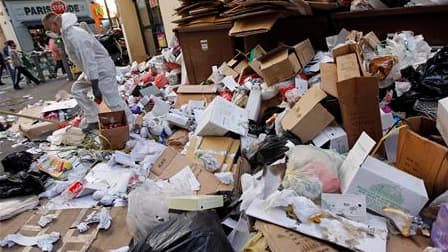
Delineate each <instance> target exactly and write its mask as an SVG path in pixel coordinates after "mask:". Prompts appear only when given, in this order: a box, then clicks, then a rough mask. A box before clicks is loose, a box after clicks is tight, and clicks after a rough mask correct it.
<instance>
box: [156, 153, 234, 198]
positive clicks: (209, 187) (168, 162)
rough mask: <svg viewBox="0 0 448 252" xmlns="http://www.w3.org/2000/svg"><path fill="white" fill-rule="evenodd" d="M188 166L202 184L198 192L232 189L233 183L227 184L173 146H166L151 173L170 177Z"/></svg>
mask: <svg viewBox="0 0 448 252" xmlns="http://www.w3.org/2000/svg"><path fill="white" fill-rule="evenodd" d="M186 166H189V167H190V168H191V170H192V172H193V173H194V175H195V176H196V178H197V180H198V181H199V183H200V184H201V187H200V189H199V191H198V194H200V195H203V194H214V193H217V192H220V191H232V190H233V185H225V184H223V183H222V182H221V181H219V179H218V178H217V177H216V176H215V175H213V174H212V173H211V172H209V171H207V170H206V169H205V168H204V167H202V166H201V165H200V164H197V163H194V162H193V161H191V160H190V159H188V158H187V157H186V156H184V155H181V154H179V153H178V152H176V151H175V150H174V149H172V148H166V149H165V150H164V151H163V153H162V155H160V157H159V159H158V160H157V161H156V162H155V163H154V166H153V167H152V168H151V173H153V174H154V175H156V176H157V177H158V178H160V179H164V180H166V179H169V178H171V177H172V176H174V175H175V174H177V173H178V172H180V171H181V170H182V169H184V168H185V167H186Z"/></svg>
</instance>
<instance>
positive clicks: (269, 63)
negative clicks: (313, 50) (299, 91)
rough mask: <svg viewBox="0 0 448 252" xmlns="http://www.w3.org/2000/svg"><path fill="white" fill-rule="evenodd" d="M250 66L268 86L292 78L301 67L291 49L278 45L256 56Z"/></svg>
mask: <svg viewBox="0 0 448 252" xmlns="http://www.w3.org/2000/svg"><path fill="white" fill-rule="evenodd" d="M256 61H258V63H254V64H253V65H252V66H255V67H256V70H255V69H254V70H255V72H257V73H259V75H260V76H261V77H263V79H264V81H265V82H266V84H267V85H268V86H271V85H274V84H276V83H279V82H280V81H284V80H287V79H291V78H293V77H294V76H295V75H296V74H297V72H299V70H300V69H301V68H302V67H301V65H300V62H299V59H298V58H297V56H296V54H295V52H294V50H293V49H291V48H289V47H285V46H282V47H278V48H276V49H274V50H272V51H270V52H269V53H267V54H266V55H264V56H262V57H260V58H258V59H257V60H256Z"/></svg>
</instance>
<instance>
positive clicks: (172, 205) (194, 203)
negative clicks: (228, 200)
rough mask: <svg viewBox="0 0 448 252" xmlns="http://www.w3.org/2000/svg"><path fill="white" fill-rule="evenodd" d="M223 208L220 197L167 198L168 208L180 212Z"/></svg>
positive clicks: (222, 201)
mask: <svg viewBox="0 0 448 252" xmlns="http://www.w3.org/2000/svg"><path fill="white" fill-rule="evenodd" d="M222 206H224V198H223V196H222V195H189V196H176V197H169V198H168V208H169V209H175V210H182V211H202V210H207V209H213V208H218V207H222Z"/></svg>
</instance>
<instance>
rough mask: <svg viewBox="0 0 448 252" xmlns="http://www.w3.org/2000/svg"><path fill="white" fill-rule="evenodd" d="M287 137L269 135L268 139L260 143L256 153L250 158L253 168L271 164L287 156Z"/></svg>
mask: <svg viewBox="0 0 448 252" xmlns="http://www.w3.org/2000/svg"><path fill="white" fill-rule="evenodd" d="M287 142H288V139H287V138H286V137H279V136H276V135H268V136H267V137H266V139H265V140H264V141H263V142H261V143H260V145H259V146H258V150H257V152H256V153H255V155H254V156H253V157H252V158H251V159H250V160H249V162H250V164H251V166H252V168H254V169H255V170H257V168H258V167H264V166H266V165H270V164H272V163H274V162H275V161H277V160H279V159H282V158H284V157H285V153H286V152H287V151H288V149H289V148H288V147H286V143H287Z"/></svg>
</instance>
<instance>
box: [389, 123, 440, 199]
mask: <svg viewBox="0 0 448 252" xmlns="http://www.w3.org/2000/svg"><path fill="white" fill-rule="evenodd" d="M407 125H408V126H407V127H406V128H402V129H400V134H399V138H398V153H397V163H396V166H397V167H398V168H399V169H401V170H403V171H405V172H407V173H409V174H412V175H414V176H416V177H419V178H421V179H423V180H424V181H425V186H426V189H427V191H428V194H429V196H430V198H431V199H432V198H435V197H437V196H438V195H440V194H442V193H443V192H445V191H446V190H448V183H447V181H448V148H447V147H445V146H443V145H440V144H438V143H436V142H434V141H431V140H430V139H428V137H430V136H432V135H438V131H437V129H436V127H435V122H434V121H433V120H431V119H428V118H425V117H413V118H408V119H407ZM422 153H431V155H422Z"/></svg>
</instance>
